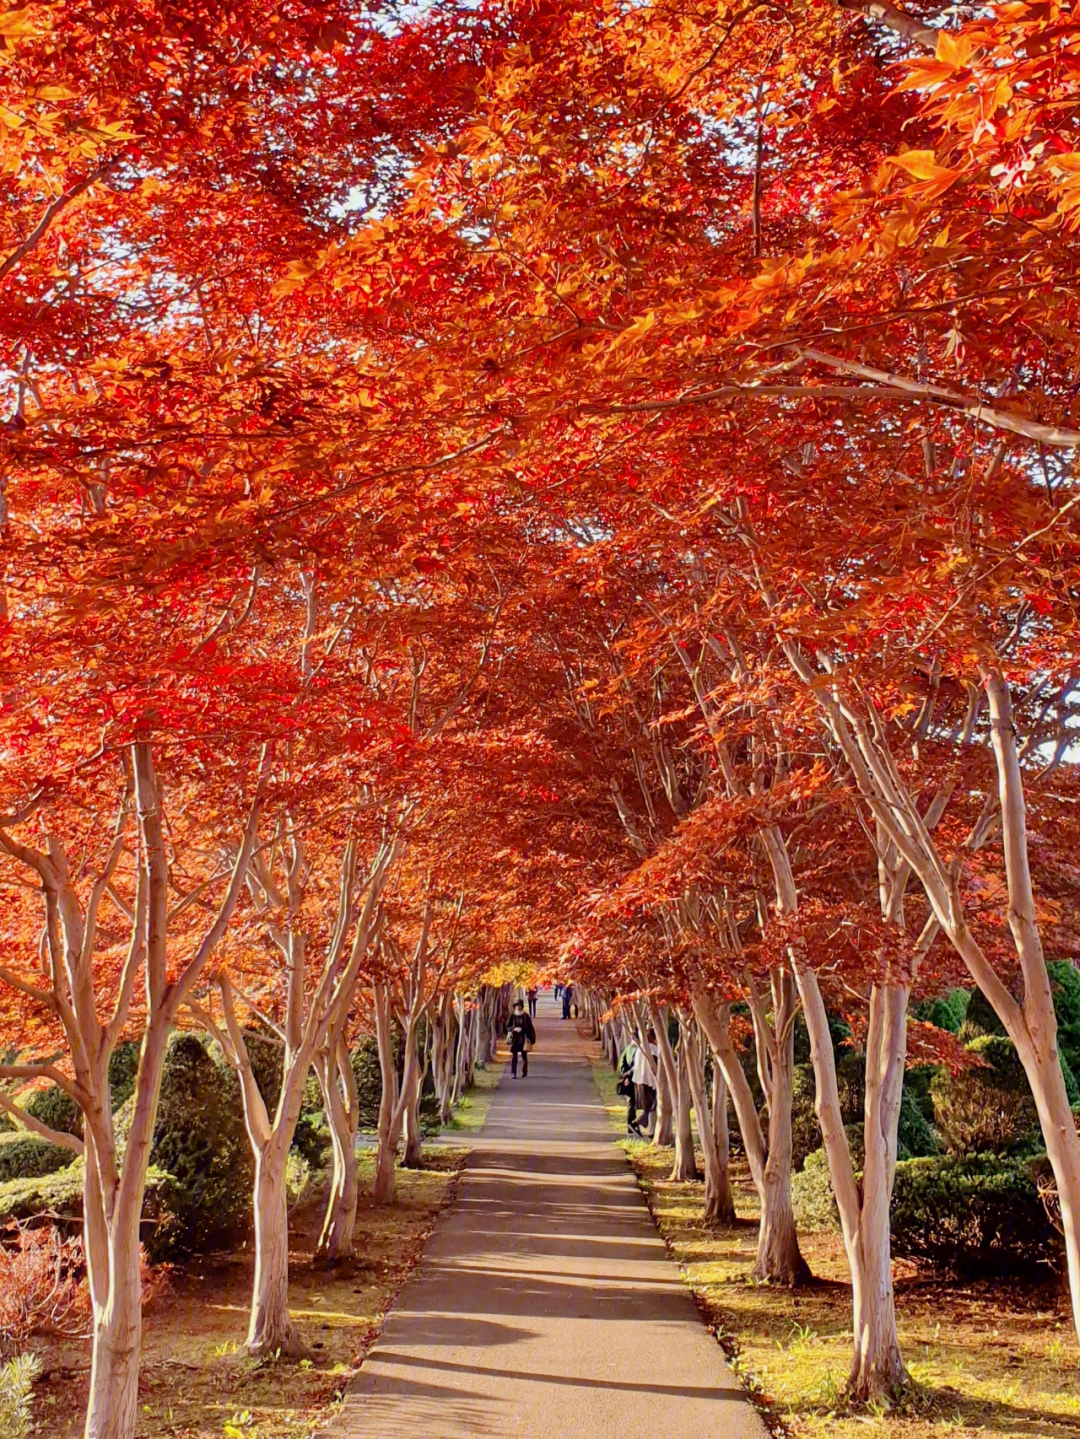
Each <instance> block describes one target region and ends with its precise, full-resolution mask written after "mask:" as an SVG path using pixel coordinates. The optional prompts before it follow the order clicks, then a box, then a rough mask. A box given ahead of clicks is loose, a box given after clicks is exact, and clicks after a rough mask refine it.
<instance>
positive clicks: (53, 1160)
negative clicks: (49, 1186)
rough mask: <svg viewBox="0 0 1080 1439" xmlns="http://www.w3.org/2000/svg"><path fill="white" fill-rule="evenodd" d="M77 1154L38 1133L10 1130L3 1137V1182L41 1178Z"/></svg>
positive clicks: (0, 1175)
mask: <svg viewBox="0 0 1080 1439" xmlns="http://www.w3.org/2000/svg"><path fill="white" fill-rule="evenodd" d="M75 1158H76V1156H75V1155H74V1154H73V1153H72V1152H71V1150H70V1149H63V1148H61V1146H60V1145H59V1144H50V1143H49V1141H48V1140H47V1139H42V1138H41V1136H40V1135H37V1134H26V1133H23V1134H20V1133H17V1132H16V1133H11V1134H10V1135H6V1136H5V1137H4V1139H3V1140H2V1141H0V1184H3V1183H5V1182H6V1181H7V1180H9V1179H40V1178H41V1176H42V1175H43V1174H55V1173H56V1172H57V1170H58V1169H66V1168H67V1166H68V1165H69V1164H72V1163H73V1162H74V1160H75Z"/></svg>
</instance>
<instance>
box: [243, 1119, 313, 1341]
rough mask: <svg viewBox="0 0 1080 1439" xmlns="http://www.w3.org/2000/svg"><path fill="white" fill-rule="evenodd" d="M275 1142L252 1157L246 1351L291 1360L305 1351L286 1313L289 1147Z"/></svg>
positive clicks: (274, 1140)
mask: <svg viewBox="0 0 1080 1439" xmlns="http://www.w3.org/2000/svg"><path fill="white" fill-rule="evenodd" d="M279 1141H280V1136H275V1137H274V1139H273V1140H271V1142H270V1143H269V1144H267V1145H265V1146H264V1147H263V1149H262V1152H261V1153H260V1154H258V1155H256V1158H255V1279H254V1283H253V1286H252V1292H251V1317H250V1320H249V1322H248V1333H247V1349H248V1352H249V1353H250V1354H253V1355H258V1356H267V1357H277V1356H280V1357H282V1358H287V1359H294V1358H304V1357H306V1356H307V1349H306V1348H305V1346H304V1345H303V1343H301V1340H300V1336H299V1335H298V1334H297V1332H296V1329H295V1327H294V1326H293V1322H292V1319H291V1318H290V1317H289V1206H288V1194H287V1192H286V1187H285V1164H286V1160H287V1159H288V1155H289V1151H288V1148H287V1147H286V1146H285V1145H283V1144H281V1143H280V1142H279Z"/></svg>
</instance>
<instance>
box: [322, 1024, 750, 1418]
mask: <svg viewBox="0 0 1080 1439" xmlns="http://www.w3.org/2000/svg"><path fill="white" fill-rule="evenodd" d="M537 1041H538V1043H537V1048H536V1049H535V1050H534V1051H533V1054H532V1056H531V1059H530V1067H529V1077H528V1079H517V1080H514V1079H511V1078H510V1071H509V1066H507V1067H506V1070H505V1073H504V1077H503V1080H502V1083H501V1084H500V1086H499V1088H498V1089H497V1090H496V1092H495V1095H494V1098H493V1101H492V1105H491V1110H490V1113H489V1115H488V1119H487V1123H486V1124H485V1126H484V1129H483V1131H482V1133H481V1135H480V1138H479V1140H478V1142H477V1145H476V1147H475V1148H474V1150H473V1152H472V1154H471V1156H470V1159H469V1164H468V1168H467V1170H466V1172H465V1175H464V1176H463V1179H462V1183H461V1190H460V1193H459V1197H458V1201H457V1202H456V1203H455V1205H454V1206H453V1207H452V1209H451V1210H449V1211H448V1212H447V1213H446V1214H445V1215H444V1216H443V1217H442V1219H441V1220H440V1221H439V1223H438V1225H437V1226H436V1228H435V1232H434V1233H433V1235H432V1236H431V1239H430V1240H429V1242H428V1245H427V1249H426V1252H425V1255H424V1261H423V1263H422V1265H421V1266H420V1269H419V1270H418V1271H417V1273H416V1275H414V1277H413V1279H412V1280H411V1281H410V1283H409V1284H408V1285H407V1286H406V1287H405V1289H404V1291H403V1293H402V1295H401V1297H400V1299H399V1301H398V1304H397V1306H396V1307H395V1309H394V1312H393V1313H392V1315H391V1316H390V1318H389V1320H388V1321H387V1324H386V1327H385V1329H384V1331H383V1334H382V1338H381V1339H380V1341H379V1343H378V1344H377V1345H376V1347H375V1348H374V1349H373V1350H372V1352H371V1354H370V1355H369V1356H368V1358H367V1361H366V1362H365V1364H364V1367H363V1369H362V1371H361V1373H360V1375H359V1377H358V1379H357V1380H356V1382H355V1384H354V1385H353V1386H352V1388H351V1389H350V1391H349V1393H348V1395H347V1396H346V1400H345V1405H344V1411H343V1416H342V1418H341V1419H340V1420H339V1421H338V1423H337V1425H336V1426H335V1428H334V1430H333V1434H334V1435H335V1436H336V1439H406V1436H407V1439H465V1436H499V1439H503V1436H507V1435H510V1436H513V1435H532V1436H535V1439H579V1436H582V1439H656V1436H657V1435H662V1436H663V1439H764V1436H765V1430H764V1428H763V1426H762V1424H761V1422H760V1420H759V1419H758V1417H757V1415H756V1413H755V1412H754V1410H753V1409H752V1408H751V1406H750V1405H749V1404H748V1403H747V1401H746V1399H745V1398H744V1397H743V1394H742V1391H741V1390H740V1389H739V1388H738V1385H737V1383H736V1381H735V1379H734V1377H733V1375H732V1374H731V1371H730V1370H729V1369H728V1367H727V1365H726V1364H725V1362H724V1357H723V1354H722V1352H721V1350H720V1348H719V1346H718V1345H717V1343H716V1341H715V1340H714V1339H713V1337H712V1335H710V1334H709V1332H708V1331H707V1330H706V1329H705V1327H704V1325H703V1324H702V1323H701V1320H700V1319H699V1317H698V1314H697V1311H696V1309H695V1308H694V1305H693V1302H692V1300H691V1298H690V1295H689V1293H688V1291H687V1290H686V1289H685V1288H684V1287H683V1284H682V1282H681V1280H680V1278H679V1275H678V1272H677V1270H676V1269H675V1266H674V1265H673V1264H672V1262H671V1261H670V1260H669V1259H668V1258H666V1256H665V1251H664V1246H663V1243H662V1242H661V1240H660V1239H659V1237H658V1236H657V1233H656V1229H655V1227H654V1225H653V1222H652V1220H651V1218H650V1217H649V1213H648V1211H647V1209H646V1207H645V1204H644V1202H643V1200H642V1198H641V1196H640V1194H639V1192H638V1189H637V1185H636V1184H635V1183H634V1180H633V1177H632V1175H631V1174H630V1171H629V1169H628V1166H627V1164H626V1160H625V1158H624V1156H623V1155H622V1153H621V1152H620V1151H619V1150H618V1149H617V1148H616V1147H615V1144H614V1138H615V1136H614V1132H613V1130H612V1127H611V1124H610V1121H609V1119H608V1116H607V1115H606V1114H605V1112H604V1109H603V1107H602V1105H601V1103H600V1100H599V1097H598V1095H597V1091H596V1087H595V1084H594V1082H593V1078H592V1074H591V1073H590V1070H589V1062H588V1044H589V1041H587V1040H585V1039H583V1038H581V1036H580V1035H579V1034H578V1033H577V1026H576V1024H574V1022H573V1021H568V1022H564V1021H563V1020H562V1019H561V1018H559V1017H558V1013H557V1011H556V1007H555V1005H554V1004H553V1002H552V1000H551V999H550V997H548V996H541V1000H540V1015H539V1018H538V1020H537Z"/></svg>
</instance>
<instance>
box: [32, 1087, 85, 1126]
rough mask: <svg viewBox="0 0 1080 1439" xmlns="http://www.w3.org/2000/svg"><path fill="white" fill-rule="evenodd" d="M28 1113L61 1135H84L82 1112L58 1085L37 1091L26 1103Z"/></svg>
mask: <svg viewBox="0 0 1080 1439" xmlns="http://www.w3.org/2000/svg"><path fill="white" fill-rule="evenodd" d="M26 1112H27V1114H32V1115H33V1116H34V1118H35V1119H39V1120H40V1121H41V1123H42V1124H47V1125H48V1126H49V1128H50V1129H55V1130H56V1131H57V1133H59V1134H82V1110H81V1109H80V1108H79V1106H78V1105H77V1104H76V1103H75V1101H74V1100H73V1099H72V1097H71V1095H70V1094H68V1092H67V1090H66V1089H61V1088H60V1086H59V1085H58V1084H50V1085H49V1087H48V1089H38V1090H36V1091H35V1092H34V1093H33V1094H32V1095H31V1096H30V1098H29V1099H28V1100H27V1101H26Z"/></svg>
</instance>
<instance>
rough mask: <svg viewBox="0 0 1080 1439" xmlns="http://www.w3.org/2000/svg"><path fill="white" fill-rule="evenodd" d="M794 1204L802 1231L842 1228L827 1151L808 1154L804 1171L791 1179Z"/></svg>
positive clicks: (796, 1220) (818, 1150)
mask: <svg viewBox="0 0 1080 1439" xmlns="http://www.w3.org/2000/svg"><path fill="white" fill-rule="evenodd" d="M791 1203H792V1207H793V1209H794V1210H795V1222H796V1223H797V1224H798V1226H799V1228H800V1229H805V1230H807V1231H808V1232H809V1231H814V1230H820V1229H839V1228H840V1211H839V1210H838V1209H837V1207H836V1199H835V1197H834V1196H833V1189H832V1181H831V1180H830V1178H829V1162H828V1160H827V1159H826V1157H825V1151H824V1149H815V1150H814V1151H813V1152H812V1153H811V1154H808V1155H807V1156H806V1162H805V1163H804V1165H803V1168H802V1172H801V1173H800V1174H793V1175H792V1176H791Z"/></svg>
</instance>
